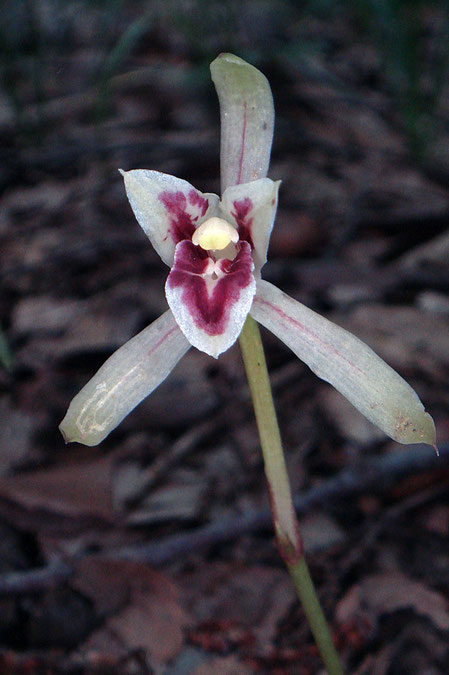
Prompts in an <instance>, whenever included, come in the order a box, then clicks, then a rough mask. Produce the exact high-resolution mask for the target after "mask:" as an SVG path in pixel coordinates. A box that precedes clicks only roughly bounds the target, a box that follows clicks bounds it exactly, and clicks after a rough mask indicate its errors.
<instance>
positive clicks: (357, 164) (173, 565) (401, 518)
mask: <svg viewBox="0 0 449 675" xmlns="http://www.w3.org/2000/svg"><path fill="white" fill-rule="evenodd" d="M92 11H93V10H92ZM130 11H131V10H130ZM131 18H132V17H131ZM128 19H129V20H130V17H128ZM83 20H84V22H85V25H87V26H88V27H90V28H89V30H90V32H89V30H87V28H86V30H85V32H84V33H83V32H82V29H81V28H80V25H83V24H82V21H83ZM95 20H96V15H93V16H90V18H89V15H88V16H87V17H86V16H84V17H81V16H79V17H76V18H73V21H75V27H74V28H73V34H71V40H72V41H71V42H70V41H69V46H67V53H66V52H63V53H61V52H59V51H58V49H57V48H56V47H54V45H55V44H58V43H57V40H56V38H55V37H54V36H53V37H54V42H53V43H52V44H53V48H50V47H49V48H48V53H46V55H45V58H44V61H43V64H44V65H43V68H44V70H43V75H42V73H41V75H42V77H43V81H44V85H45V92H46V95H45V97H44V98H43V99H42V100H40V99H38V98H37V97H36V90H35V87H34V85H33V86H32V84H31V83H32V82H33V80H32V78H31V75H30V71H31V70H32V66H33V60H32V59H31V58H30V57H27V56H26V55H24V56H23V60H21V61H17V62H16V63H14V64H12V65H11V64H9V66H8V67H9V68H10V72H12V73H16V75H17V89H18V92H19V94H20V97H21V101H22V105H21V108H20V114H19V113H18V112H17V110H14V107H13V106H12V105H9V104H8V101H9V102H10V100H11V99H10V98H8V96H9V94H10V92H9V90H7V88H5V85H3V87H4V90H3V91H1V90H0V97H1V98H2V100H3V101H4V103H5V104H4V105H2V107H1V108H0V156H1V158H2V162H1V163H0V187H1V190H2V200H1V202H0V251H1V261H0V264H1V268H0V269H1V293H0V327H1V329H2V333H1V335H0V339H1V341H2V346H1V349H0V352H1V354H2V361H3V365H2V366H1V367H0V417H1V420H2V424H1V426H0V476H1V478H0V672H1V673H2V674H4V675H8V674H9V673H28V674H33V675H34V674H35V673H36V674H38V673H47V674H53V673H55V674H56V673H64V674H65V673H67V674H68V673H70V674H72V673H73V674H75V673H76V674H80V675H87V674H97V673H98V674H99V673H112V674H114V673H120V674H124V675H127V674H130V675H131V674H140V673H142V674H143V673H156V674H159V673H160V674H163V675H177V674H179V675H184V674H185V675H214V674H217V675H232V674H236V675H237V674H238V675H246V674H247V673H248V674H250V673H262V674H263V673H274V674H276V675H284V674H285V675H289V674H292V675H309V674H310V675H312V674H315V673H319V672H322V665H321V662H320V658H319V655H318V653H317V650H316V648H315V646H314V643H313V640H312V637H311V635H310V632H309V630H308V628H307V624H306V622H305V618H304V615H303V613H302V610H301V608H300V606H299V603H298V601H297V599H296V598H295V594H294V590H293V587H292V584H291V582H290V579H289V577H288V574H287V572H286V570H285V568H284V566H283V563H282V561H281V559H280V557H279V554H278V551H277V549H276V545H275V542H274V539H273V532H272V527H271V521H270V515H269V511H268V498H267V489H266V484H265V481H264V477H263V464H262V457H261V452H260V448H259V441H258V436H257V430H256V426H255V421H254V415H253V410H252V407H251V402H250V398H249V391H248V387H247V385H246V382H245V377H244V372H243V366H242V361H241V357H240V354H239V349H238V346H234V347H233V348H232V349H230V350H229V351H228V352H227V353H225V354H223V355H222V356H221V357H220V358H219V359H218V360H217V361H214V360H212V359H211V358H209V357H207V356H206V355H205V354H202V353H200V352H198V351H196V350H195V349H191V350H190V351H189V353H188V354H187V355H186V356H185V357H184V359H183V360H182V361H181V362H180V363H179V365H178V366H177V367H176V369H175V370H174V371H173V372H172V374H171V375H170V376H169V377H168V379H167V380H166V381H165V382H164V383H163V384H162V385H161V386H160V387H159V389H158V390H157V391H156V392H154V394H152V395H151V396H150V397H149V398H148V399H146V400H145V401H144V402H143V403H142V404H141V405H140V406H139V407H138V408H137V409H136V410H135V411H134V412H133V413H132V414H131V415H129V417H128V418H126V420H125V421H124V422H123V423H122V424H121V425H120V426H119V427H118V429H117V430H116V431H114V432H113V433H112V434H111V435H110V437H109V438H108V439H107V440H106V441H104V442H103V443H102V444H101V445H100V446H98V447H95V448H85V447H82V446H78V445H76V446H65V445H64V443H63V440H62V438H61V436H60V434H59V431H58V424H59V422H60V420H61V419H62V417H63V416H64V414H65V411H66V409H67V407H68V405H69V403H70V401H71V399H72V398H73V396H74V395H75V394H76V393H77V392H78V391H79V390H80V388H81V387H82V386H83V384H84V383H85V382H86V381H87V380H88V379H89V378H90V377H91V376H92V375H93V374H94V373H95V372H96V370H97V369H98V368H99V367H100V365H101V364H102V363H103V362H104V361H105V359H106V358H107V357H108V356H109V355H110V354H111V353H112V352H113V351H114V350H115V349H117V348H118V347H119V346H121V345H122V344H123V343H125V342H126V341H127V340H128V339H129V338H130V337H131V336H132V335H134V334H136V333H137V332H138V331H139V330H141V329H142V328H144V327H145V326H146V325H148V324H149V323H151V321H153V320H154V319H155V318H157V317H158V316H159V315H160V314H161V313H162V312H163V311H165V309H166V301H165V296H164V290H163V288H164V282H165V278H166V275H167V268H166V267H165V265H164V264H163V263H162V262H161V261H160V259H159V258H158V256H157V254H156V253H155V252H154V251H153V250H152V248H151V246H150V245H149V242H148V241H147V239H146V237H145V236H144V234H143V233H142V232H141V230H140V228H139V226H138V224H137V222H136V221H135V219H134V217H133V214H132V212H131V209H130V208H129V205H128V203H127V200H126V196H125V191H124V188H123V181H122V179H121V176H120V175H119V173H118V171H117V169H118V168H119V167H120V168H123V169H130V168H152V169H157V170H160V171H163V172H166V173H170V174H174V175H177V176H179V177H181V178H184V179H186V180H188V181H190V182H191V183H192V184H193V185H195V186H196V187H197V188H198V189H200V190H201V191H203V192H209V191H210V192H218V191H219V115H218V105H217V102H216V100H215V98H214V96H215V94H214V90H213V86H212V83H211V82H210V80H209V78H208V71H207V63H206V61H205V60H198V59H196V60H195V59H194V58H192V57H191V54H190V52H189V49H188V46H187V47H186V46H185V45H184V44H183V43H182V42H181V43H180V42H177V41H176V39H175V38H174V37H173V36H172V38H171V41H170V40H169V41H168V43H164V40H163V36H162V35H161V28H160V27H159V28H158V27H157V26H156V27H154V28H152V29H151V30H150V31H149V37H147V38H145V39H144V40H143V41H142V42H141V43H140V44H139V48H138V49H134V50H133V53H132V54H130V55H129V56H128V58H127V59H126V60H125V62H124V64H123V66H122V67H121V69H120V72H118V73H113V74H112V77H111V78H110V79H109V80H105V81H104V82H103V83H102V87H103V88H101V87H100V88H99V87H98V86H97V85H95V86H94V85H92V84H91V83H92V72H93V70H94V65H95V63H97V64H98V63H100V62H101V59H102V58H103V52H102V51H101V49H100V48H99V47H98V46H97V43H96V39H97V38H98V35H99V32H98V31H99V30H100V29H99V28H98V27H97V28H96V29H95V30H94V29H93V28H92V26H94V25H95ZM89 22H90V23H89ZM260 30H261V31H263V30H266V31H269V30H270V25H269V24H267V25H266V24H263V27H261V28H260ZM283 30H284V31H285V34H287V32H288V31H289V33H288V34H289V36H290V37H289V39H290V40H292V34H294V36H295V39H297V40H301V39H302V40H304V41H307V40H312V39H314V40H318V38H319V40H320V41H321V44H322V45H324V47H323V49H321V50H317V51H316V52H314V53H313V54H311V55H310V56H309V57H308V58H301V59H295V58H292V57H288V55H286V53H281V52H280V53H279V54H276V50H275V49H273V50H271V51H270V50H268V54H267V56H266V57H265V58H263V59H259V60H258V61H257V65H258V66H259V67H260V68H261V69H262V70H263V72H265V74H266V75H267V77H268V78H269V80H270V83H271V85H272V88H273V93H274V98H275V104H276V111H277V122H276V132H275V142H274V148H273V155H272V163H271V169H270V174H269V175H270V177H272V178H273V179H282V181H283V182H282V186H281V192H280V206H279V211H278V216H277V221H276V225H275V228H274V231H273V235H272V240H271V245H270V250H269V262H268V263H267V265H266V267H265V268H264V277H265V278H266V279H268V280H270V281H272V282H273V283H276V284H277V285H278V286H280V287H281V288H282V289H283V290H284V291H285V292H287V293H289V294H290V295H292V296H293V297H295V298H296V299H298V300H300V301H302V302H304V303H305V304H307V305H309V306H310V307H312V308H313V309H315V310H317V311H319V312H321V313H323V314H325V315H326V316H327V317H329V318H331V319H332V320H333V321H335V322H337V323H339V324H340V325H342V326H344V327H345V328H347V329H349V330H350V331H351V332H353V333H355V334H356V335H357V336H359V337H360V338H361V339H363V340H364V341H366V342H367V343H368V344H369V345H370V346H371V347H373V349H374V350H375V351H377V352H378V353H379V354H380V355H381V356H382V357H383V358H385V360H387V362H388V363H389V364H390V365H391V366H392V367H393V368H395V369H396V370H398V371H399V372H400V374H401V375H403V377H404V378H405V379H406V380H407V381H408V382H409V383H410V384H411V385H412V386H413V387H414V388H415V389H416V391H417V392H418V394H419V396H420V398H421V400H422V401H423V402H424V404H425V406H426V409H427V410H429V411H430V412H431V414H432V415H433V417H434V419H435V422H436V426H437V432H438V445H439V448H440V457H439V458H437V457H436V456H435V453H434V451H433V450H432V448H430V447H428V446H419V445H416V446H407V447H405V446H399V445H398V444H396V443H394V442H393V441H390V440H389V439H387V438H386V437H385V436H384V435H383V434H382V433H380V432H378V431H377V430H376V429H375V428H374V427H372V426H371V425H370V424H369V423H368V422H365V420H364V419H363V418H362V417H361V416H360V415H359V413H358V412H356V411H355V410H354V409H353V408H352V407H351V406H350V404H348V403H347V402H346V401H345V400H344V399H343V398H342V397H341V396H340V394H338V393H337V392H335V391H334V390H333V389H331V388H330V387H329V385H327V384H326V383H324V382H322V381H321V380H319V379H318V378H317V377H316V376H315V375H314V374H313V373H312V372H311V371H310V370H309V369H308V368H307V367H306V366H305V365H304V364H302V363H301V362H300V361H298V360H297V359H296V357H294V355H293V354H292V353H291V352H290V351H289V350H288V349H287V348H286V347H285V346H284V345H283V344H282V343H281V342H279V341H278V340H277V339H276V338H274V336H272V335H271V334H269V333H268V332H266V331H263V338H264V342H265V345H266V350H267V359H268V363H269V367H270V373H271V377H272V383H273V388H274V395H275V401H276V406H277V409H278V413H279V419H280V425H281V430H282V435H283V439H284V443H285V448H286V454H287V463H288V469H289V475H290V478H291V483H292V488H293V490H294V493H295V495H296V497H297V506H298V513H299V515H300V523H301V530H302V534H303V538H304V541H305V547H306V551H307V557H308V561H309V564H310V568H311V573H312V576H313V578H314V580H315V582H316V585H317V589H318V592H319V596H320V598H321V600H322V603H323V606H324V609H325V612H326V614H327V616H328V618H329V621H330V624H331V626H332V631H333V634H334V637H335V641H336V644H337V646H338V649H339V651H340V653H341V655H342V659H343V661H344V663H345V666H346V668H347V672H348V673H351V675H404V674H405V673H407V674H415V673H416V674H417V675H418V674H423V673H426V674H429V675H430V674H432V675H433V674H438V673H447V672H449V646H448V644H449V643H448V633H449V492H448V485H449V414H448V410H449V387H448V375H449V299H448V295H447V292H448V289H449V231H448V223H449V163H448V162H447V152H446V151H445V150H447V148H448V147H449V135H448V133H447V128H448V126H449V125H448V124H447V121H448V120H449V88H448V90H447V91H446V90H443V93H442V96H441V98H440V103H439V108H438V110H437V113H436V115H437V116H436V117H435V120H437V121H436V122H435V129H434V135H433V137H432V138H431V139H429V141H428V145H427V146H426V148H425V152H424V154H422V153H421V154H419V153H418V155H417V154H416V147H415V149H414V151H413V142H412V141H411V138H410V133H408V132H407V128H406V127H405V126H404V124H403V123H402V122H403V120H402V117H401V114H400V112H398V107H397V105H396V101H395V100H394V97H393V96H392V93H391V89H390V88H389V86H388V80H387V78H386V76H385V73H384V70H383V65H382V59H381V58H380V57H379V54H378V53H377V52H376V50H375V49H374V48H373V47H372V46H371V45H370V44H368V43H367V41H366V40H364V39H363V38H362V36H361V35H359V34H358V32H357V28H356V26H355V25H354V23H353V22H351V21H349V20H345V19H344V18H342V17H340V18H338V20H333V21H331V20H327V19H326V18H325V17H324V18H321V19H313V20H309V21H305V20H301V21H299V20H298V22H297V23H296V24H293V25H291V26H289V27H288V30H287V26H283ZM77 31H79V32H77ZM158 31H159V32H158ZM269 37H270V36H268V37H267V39H269ZM262 38H263V35H262ZM164 45H165V46H164ZM241 55H242V56H245V50H244V49H243V48H242V53H241ZM92 64H94V65H92ZM442 121H443V122H444V121H445V124H444V123H443V122H442ZM445 128H446V135H445ZM412 140H413V139H412ZM411 148H412V149H411ZM421 150H422V148H421Z"/></svg>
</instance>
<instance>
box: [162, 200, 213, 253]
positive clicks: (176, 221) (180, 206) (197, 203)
mask: <svg viewBox="0 0 449 675" xmlns="http://www.w3.org/2000/svg"><path fill="white" fill-rule="evenodd" d="M193 195H195V196H193ZM159 200H160V201H161V202H162V203H163V205H164V206H165V208H166V209H167V211H168V213H169V216H170V227H169V228H168V234H169V235H170V236H171V238H172V239H173V241H174V243H175V244H177V243H178V242H180V241H184V239H191V238H192V235H193V233H194V232H195V223H196V222H197V221H198V218H199V217H200V215H204V213H206V211H207V207H208V206H209V202H208V200H207V199H206V197H202V196H201V195H200V194H198V193H197V192H196V190H193V189H192V190H190V192H189V203H190V205H191V206H193V207H194V209H193V211H194V215H191V214H190V213H188V212H187V206H188V205H187V198H186V196H185V194H184V193H183V192H180V191H178V192H169V191H168V190H165V191H164V192H161V193H160V195H159ZM204 202H205V203H204ZM195 212H196V213H195Z"/></svg>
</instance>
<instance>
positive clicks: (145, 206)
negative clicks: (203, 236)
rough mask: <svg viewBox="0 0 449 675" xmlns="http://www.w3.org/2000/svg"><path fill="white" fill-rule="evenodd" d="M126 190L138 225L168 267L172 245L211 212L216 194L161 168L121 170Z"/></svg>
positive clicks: (186, 236) (187, 235) (214, 208)
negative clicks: (203, 190)
mask: <svg viewBox="0 0 449 675" xmlns="http://www.w3.org/2000/svg"><path fill="white" fill-rule="evenodd" d="M121 173H122V175H123V178H124V180H125V188H126V194H127V195H128V199H129V202H130V204H131V206H132V209H133V211H134V215H135V216H136V218H137V220H138V222H139V225H140V226H141V228H142V229H143V231H144V232H145V234H146V235H147V236H148V238H149V239H150V241H151V243H152V244H153V247H154V248H155V249H156V251H157V252H158V253H159V255H160V256H161V258H162V260H163V261H164V262H165V263H167V265H169V266H170V267H171V265H172V263H173V256H174V252H175V246H176V244H177V243H178V242H179V241H182V240H183V239H191V237H192V234H193V232H194V231H195V229H196V228H197V227H198V226H199V225H201V223H203V222H204V221H205V220H207V219H208V218H210V217H211V216H214V215H215V213H216V211H217V205H218V201H219V198H218V197H217V195H214V194H210V193H206V194H203V193H202V192H200V191H199V190H197V189H196V188H194V187H193V185H190V183H188V182H187V181H186V180H182V179H181V178H176V177H175V176H169V175H168V174H166V173H160V171H150V170H148V169H136V170H134V171H121Z"/></svg>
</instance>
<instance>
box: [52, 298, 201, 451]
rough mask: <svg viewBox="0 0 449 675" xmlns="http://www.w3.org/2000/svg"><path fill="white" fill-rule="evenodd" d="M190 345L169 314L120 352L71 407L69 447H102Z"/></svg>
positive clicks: (64, 425)
mask: <svg viewBox="0 0 449 675" xmlns="http://www.w3.org/2000/svg"><path fill="white" fill-rule="evenodd" d="M189 347H190V344H189V342H188V341H187V340H186V339H185V337H184V335H183V334H182V332H181V331H180V329H179V327H178V325H177V323H176V321H175V319H174V318H173V314H172V313H171V311H170V310H168V311H167V312H165V313H164V314H163V315H162V316H161V317H159V319H156V321H154V322H153V323H152V324H151V325H150V326H148V328H145V330H143V331H142V332H141V333H139V334H138V335H136V336H135V337H134V338H132V339H131V340H129V342H127V343H126V344H124V345H123V347H121V348H120V349H118V350H117V351H116V352H115V353H114V354H113V355H112V356H111V357H110V358H109V359H108V360H107V361H106V363H105V364H104V365H103V366H102V367H101V368H100V370H99V371H98V372H97V374H96V375H94V377H93V378H92V379H91V380H89V382H88V383H87V384H86V386H85V387H84V388H83V389H82V390H81V391H80V392H79V394H77V395H76V396H75V398H74V399H73V401H72V402H71V404H70V406H69V409H68V411H67V414H66V416H65V417H64V419H63V420H62V422H61V424H60V425H59V428H60V430H61V433H62V435H63V436H64V439H65V440H66V442H72V441H77V442H78V443H83V444H84V445H97V444H98V443H100V442H101V441H102V440H103V439H104V438H106V436H107V435H108V434H109V433H110V432H111V431H112V430H113V429H115V427H116V426H117V425H118V424H120V422H121V421H122V420H123V418H124V417H126V415H128V413H130V412H131V410H133V408H135V407H136V405H137V404H138V403H140V402H141V401H142V400H143V399H144V398H145V397H146V396H148V394H151V392H152V391H153V390H154V389H156V387H157V386H159V384H160V383H161V382H162V381H163V380H165V378H166V377H167V375H168V374H169V373H170V372H171V371H172V370H173V368H174V367H175V365H176V364H177V363H178V361H179V359H180V358H181V357H182V356H183V355H184V354H185V353H186V351H187V350H188V349H189Z"/></svg>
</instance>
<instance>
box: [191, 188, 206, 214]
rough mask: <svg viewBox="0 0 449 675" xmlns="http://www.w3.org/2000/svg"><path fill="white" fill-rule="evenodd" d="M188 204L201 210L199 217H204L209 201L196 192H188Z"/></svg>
mask: <svg viewBox="0 0 449 675" xmlns="http://www.w3.org/2000/svg"><path fill="white" fill-rule="evenodd" d="M189 202H190V204H192V206H198V207H199V208H200V209H201V215H202V216H204V214H205V213H206V211H207V209H208V208H209V200H208V199H207V197H204V196H203V195H202V194H200V193H199V192H197V191H196V190H190V192H189Z"/></svg>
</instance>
